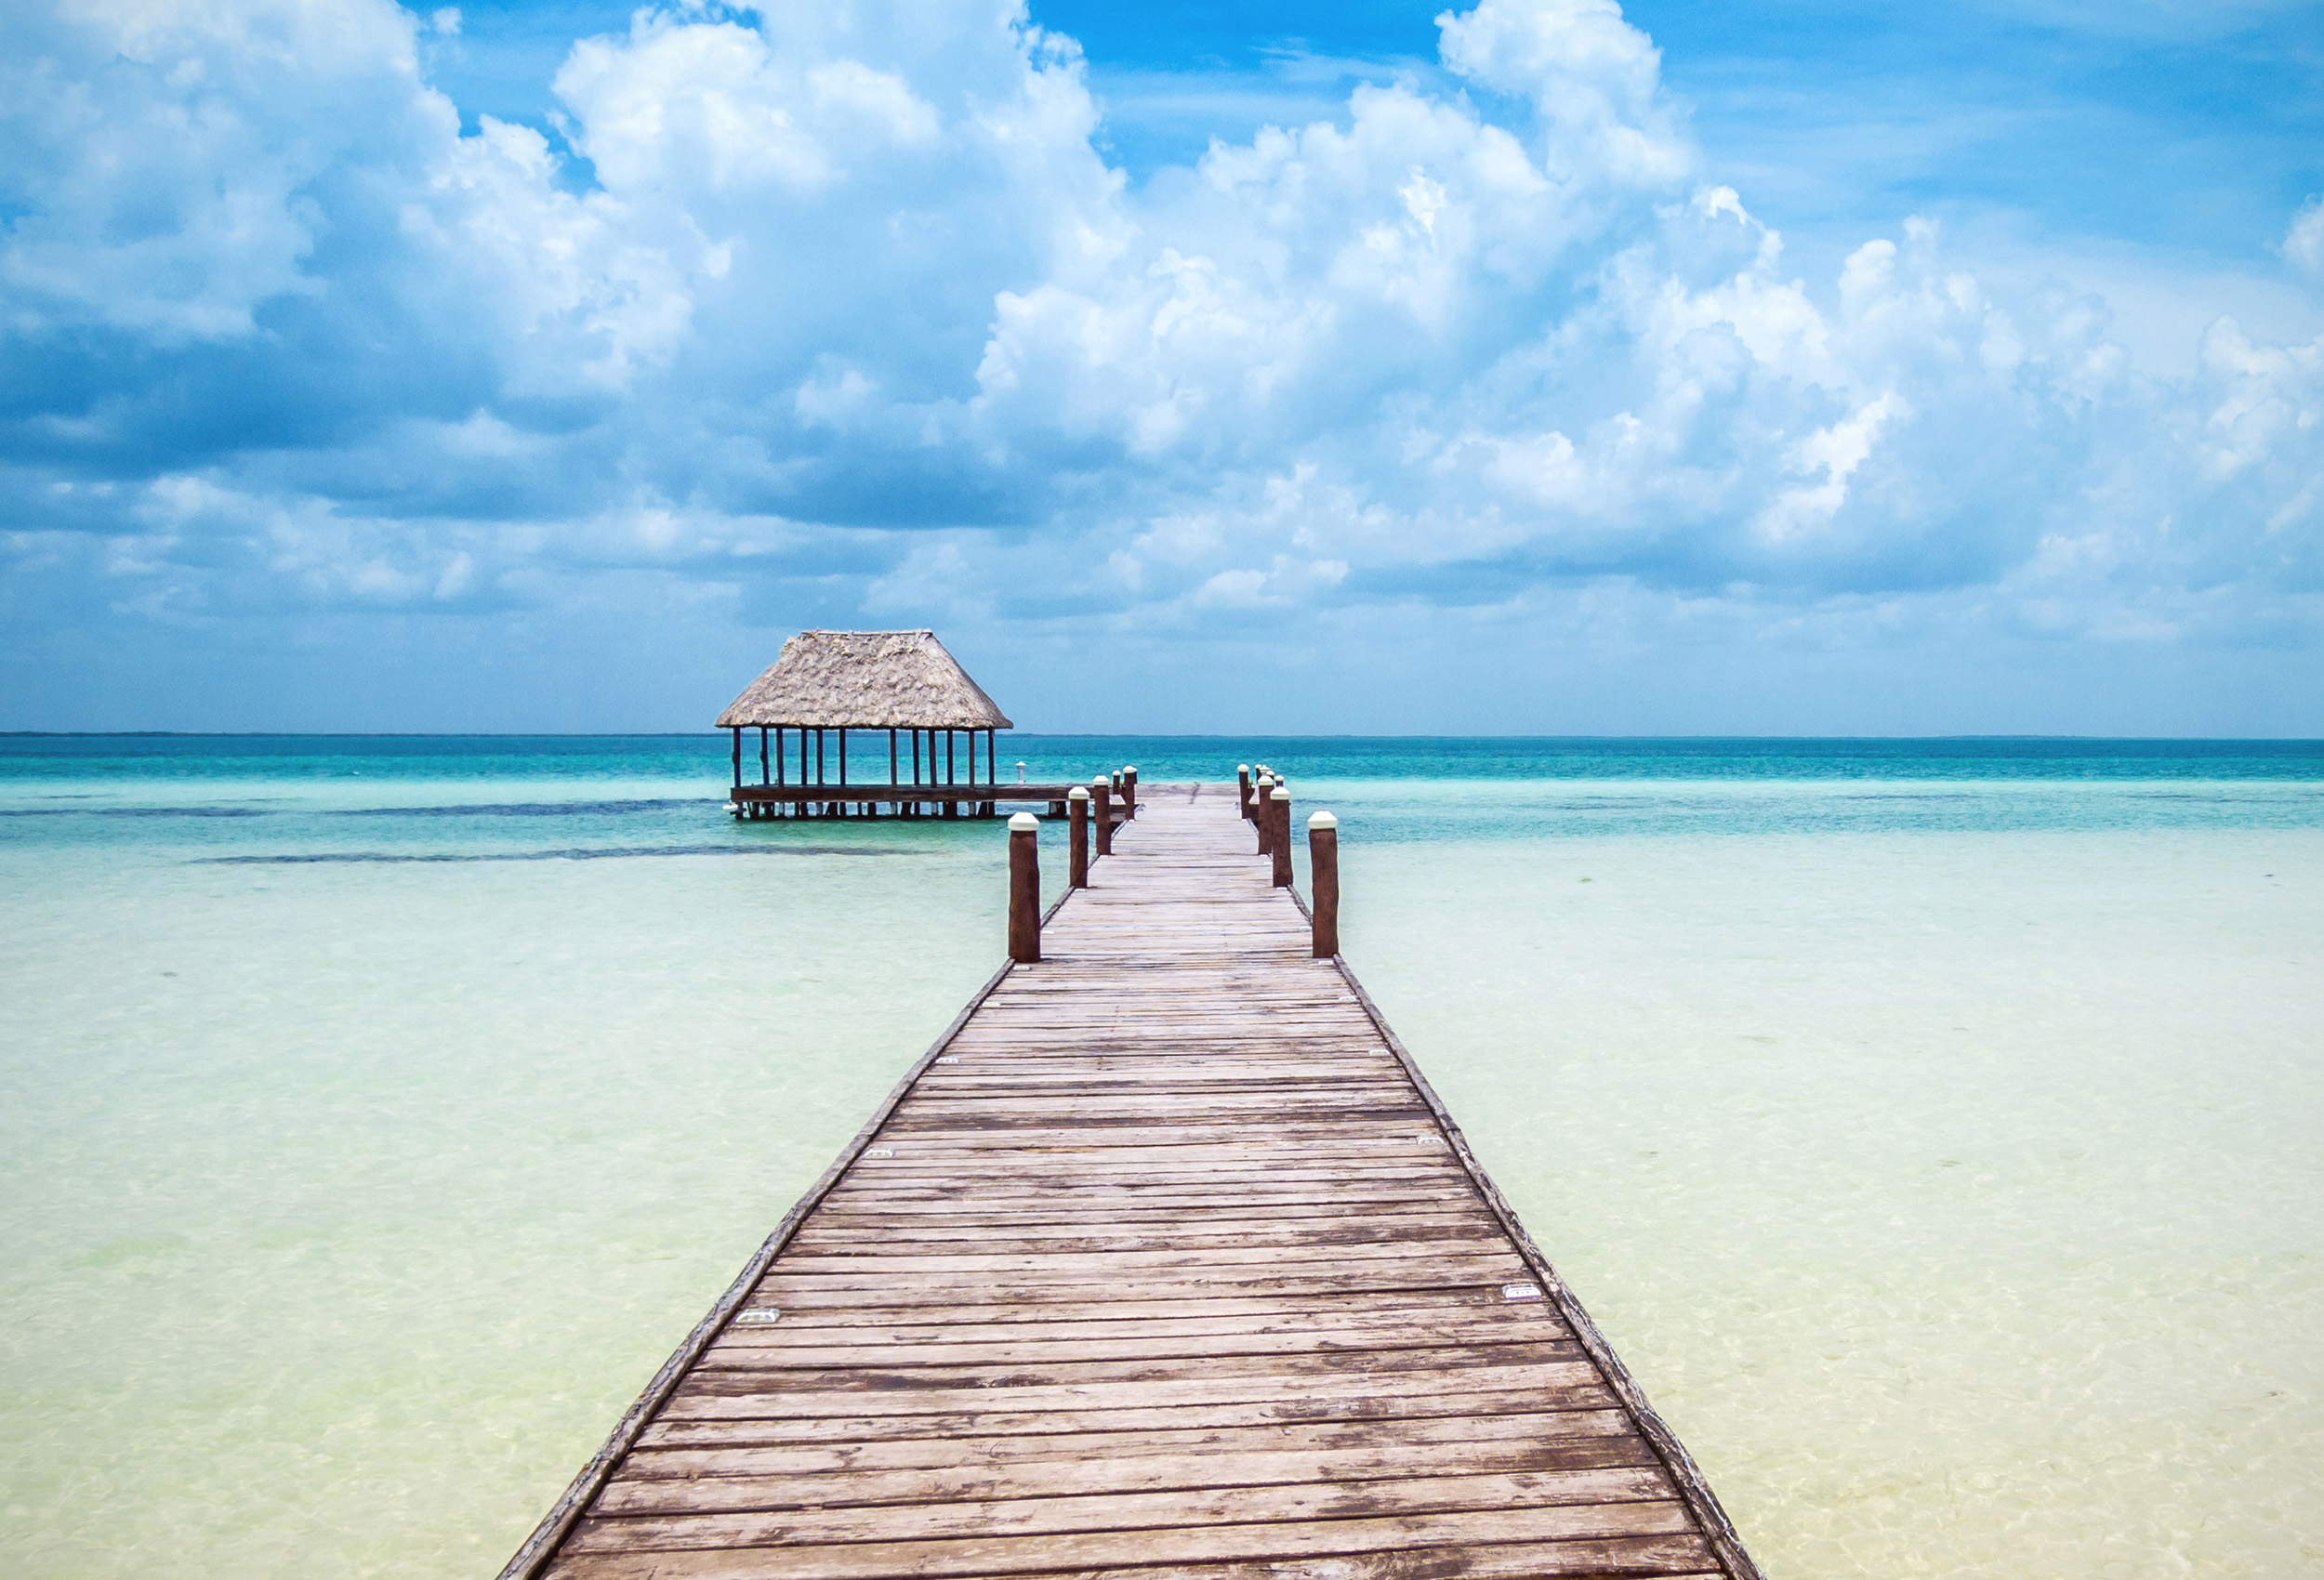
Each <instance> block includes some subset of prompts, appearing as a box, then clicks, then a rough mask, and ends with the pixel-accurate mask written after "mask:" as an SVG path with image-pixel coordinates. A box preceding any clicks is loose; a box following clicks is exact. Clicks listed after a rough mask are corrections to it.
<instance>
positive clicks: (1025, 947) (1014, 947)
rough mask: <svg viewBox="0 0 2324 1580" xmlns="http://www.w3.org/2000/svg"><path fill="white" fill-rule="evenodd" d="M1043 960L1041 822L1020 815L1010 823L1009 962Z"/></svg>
mask: <svg viewBox="0 0 2324 1580" xmlns="http://www.w3.org/2000/svg"><path fill="white" fill-rule="evenodd" d="M1040 957H1041V820H1040V819H1038V818H1037V817H1035V816H1034V815H1033V814H1032V813H1031V812H1019V813H1017V814H1016V815H1015V816H1014V817H1012V818H1010V820H1009V958H1010V959H1011V960H1014V961H1016V962H1017V963H1018V964H1020V965H1023V964H1025V963H1027V962H1029V961H1034V960H1038V959H1039V958H1040Z"/></svg>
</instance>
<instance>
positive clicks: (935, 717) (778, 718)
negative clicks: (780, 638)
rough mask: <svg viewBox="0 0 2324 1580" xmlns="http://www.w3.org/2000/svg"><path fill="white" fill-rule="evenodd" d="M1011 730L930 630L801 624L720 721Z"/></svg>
mask: <svg viewBox="0 0 2324 1580" xmlns="http://www.w3.org/2000/svg"><path fill="white" fill-rule="evenodd" d="M759 727H764V728H769V729H783V728H789V729H804V730H1013V729H1015V728H1016V726H1015V725H1013V724H1011V723H1010V721H1009V718H1008V716H1007V715H1005V714H1003V713H1002V712H1001V711H1000V709H999V707H998V706H997V705H996V704H994V702H993V699H992V698H990V697H988V696H986V695H985V694H984V688H983V687H982V686H979V685H978V684H977V683H976V682H975V681H974V680H971V679H970V678H969V672H968V671H967V670H965V669H963V668H961V667H960V661H959V660H958V659H956V658H954V657H953V656H952V654H951V653H949V652H945V651H944V643H942V642H940V641H938V640H937V639H936V633H935V632H933V631H801V632H800V633H799V635H798V636H796V637H793V638H792V639H790V640H789V641H787V642H785V643H784V644H783V652H782V655H781V656H780V657H778V658H777V659H776V660H775V661H774V665H773V666H772V668H770V669H769V670H768V671H767V672H766V673H765V674H764V675H761V676H759V678H758V679H756V680H753V681H752V682H751V683H750V684H749V685H748V686H746V687H745V688H744V690H743V694H742V695H741V696H739V697H736V698H735V699H734V701H733V703H732V704H730V705H729V706H728V708H727V710H726V711H725V712H724V713H722V714H720V715H719V722H718V728H719V729H720V730H734V729H752V728H759Z"/></svg>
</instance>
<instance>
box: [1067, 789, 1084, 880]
mask: <svg viewBox="0 0 2324 1580" xmlns="http://www.w3.org/2000/svg"><path fill="white" fill-rule="evenodd" d="M1065 809H1066V816H1067V818H1068V819H1069V820H1070V823H1071V829H1072V832H1071V836H1070V837H1069V838H1068V839H1067V841H1066V847H1065V881H1066V883H1067V884H1069V885H1070V886H1071V887H1073V888H1075V889H1087V888H1089V792H1088V791H1087V790H1084V789H1083V788H1082V787H1081V786H1080V785H1078V784H1076V785H1075V786H1074V787H1073V788H1072V789H1070V790H1068V791H1066V792H1065Z"/></svg>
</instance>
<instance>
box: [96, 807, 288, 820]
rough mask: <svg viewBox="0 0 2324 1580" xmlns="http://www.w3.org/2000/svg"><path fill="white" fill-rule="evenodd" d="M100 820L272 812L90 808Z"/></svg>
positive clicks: (255, 815) (269, 814) (246, 815)
mask: <svg viewBox="0 0 2324 1580" xmlns="http://www.w3.org/2000/svg"><path fill="white" fill-rule="evenodd" d="M89 811H90V812H91V813H92V814H93V815H95V816H97V817H100V818H263V817H272V816H273V815H274V814H273V813H272V812H263V811H260V810H258V809H257V808H256V807H91V808H90V809H89Z"/></svg>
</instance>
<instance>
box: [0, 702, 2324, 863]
mask: <svg viewBox="0 0 2324 1580" xmlns="http://www.w3.org/2000/svg"><path fill="white" fill-rule="evenodd" d="M853 743H854V744H853V747H852V753H851V757H852V774H851V777H852V778H853V779H855V780H856V781H857V782H859V783H862V782H865V781H867V780H868V781H869V782H873V783H878V782H884V780H885V778H886V766H887V764H886V742H885V739H884V732H880V731H857V732H855V733H854V735H853ZM826 745H827V750H826V759H825V760H826V765H827V766H828V767H829V768H831V769H832V770H836V765H837V760H838V753H837V748H836V741H834V742H829V743H827V744H826ZM906 760H907V761H908V758H907V759H906ZM1261 761H1263V762H1266V763H1268V764H1269V765H1271V766H1273V767H1274V768H1276V769H1278V770H1282V771H1283V772H1284V773H1286V774H1287V775H1288V776H1289V779H1290V783H1291V784H1292V786H1293V790H1294V798H1295V800H1296V801H1297V802H1298V803H1299V804H1300V806H1301V809H1302V810H1304V809H1306V808H1310V807H1314V806H1315V805H1317V804H1319V803H1320V802H1322V801H1326V800H1327V801H1329V802H1330V803H1331V804H1332V806H1333V810H1336V811H1338V812H1340V814H1341V816H1342V817H1343V818H1353V819H1354V820H1356V823H1355V826H1354V827H1352V828H1351V837H1353V836H1354V835H1355V833H1356V831H1357V830H1358V829H1360V830H1361V833H1362V836H1363V837H1365V838H1367V839H1370V840H1375V841H1379V842H1383V843H1386V842H1403V841H1409V840H1426V839H1446V838H1459V839H1471V838H1495V837H1507V838H1520V839H1530V838H1542V837H1549V838H1555V837H1558V836H1602V835H1607V834H1640V835H1654V834H1675V835H1720V834H1729V835H1746V836H1753V835H1766V834H1774V833H1785V832H1794V833H1842V832H1848V831H1851V830H1859V831H1865V832H1898V831H1913V830H1925V831H1931V832H1980V831H1982V832H2000V831H2006V830H2028V831H2030V830H2067V829H2074V828H2093V829H2095V828H2105V829H2131V828H2157V829H2164V828H2190V827H2204V828H2228V827H2249V828H2291V827H2313V826H2318V825H2324V742H2317V741H2100V740H2055V739H1948V740H1892V741H1882V740H1792V739H1778V740H1747V739H1706V740H1597V739H1503V738H1491V739H1455V738H1443V739H1430V738H1416V737H1393V738H1362V737H1329V738H1315V737H1305V738H1281V737H1278V738H1268V737H1229V736H1219V737H1198V736H1128V735H1108V736H1077V735H1010V736H1006V737H1004V738H1003V739H1002V740H1001V742H1000V758H999V767H1000V775H1001V778H1002V780H1003V781H1004V783H1007V782H1013V781H1014V780H1015V779H1016V778H1017V769H1018V765H1019V764H1020V763H1022V764H1023V768H1024V772H1025V777H1026V778H1027V779H1028V780H1029V781H1031V782H1034V783H1039V782H1043V781H1049V782H1056V781H1059V780H1067V779H1071V780H1080V779H1084V778H1087V777H1088V776H1089V774H1091V773H1092V772H1097V771H1103V770H1108V769H1112V768H1116V767H1120V766H1123V765H1125V764H1130V763H1134V764H1136V765H1137V767H1138V769H1139V771H1140V775H1141V778H1142V782H1143V783H1145V784H1146V785H1148V786H1154V785H1157V784H1163V783H1171V782H1176V781H1185V780H1192V779H1208V780H1220V779H1227V778H1231V777H1232V776H1233V773H1234V770H1235V766H1236V765H1237V764H1238V763H1240V762H1261ZM758 771H759V770H758V762H757V750H756V743H755V742H754V741H750V740H748V739H746V752H745V773H746V778H749V779H756V778H757V777H758ZM907 776H908V773H907ZM730 778H731V761H730V757H729V745H728V742H727V738H726V737H725V736H724V735H723V734H712V733H707V732H706V733H703V734H693V735H636V736H620V735H608V736H557V735H551V736H374V735H346V736H317V735H296V736H267V735H234V736H205V735H119V736H95V735H86V736H57V735H16V736H5V737H0V838H6V839H8V840H10V841H24V840H32V841H35V842H38V843H43V844H49V843H56V844H75V843H80V842H83V841H89V840H98V841H105V842H118V841H120V840H122V839H123V838H124V837H125V836H128V825H130V824H133V823H152V824H155V825H157V826H154V827H152V828H151V829H150V830H147V831H144V832H142V833H140V834H139V835H138V836H134V837H136V838H138V839H139V840H151V841H152V842H154V843H157V844H161V845H166V846H169V847H171V848H174V849H180V850H182V851H183V853H185V854H186V855H188V856H189V857H191V859H196V860H200V859H205V857H206V859H212V860H223V861H254V860H263V861H293V860H310V861H320V862H349V861H363V860H379V861H461V860H482V861H506V860H522V859H534V860H539V859H564V858H570V859H580V858H588V857H608V858H613V857H631V856H635V857H646V856H670V855H694V854H709V853H717V852H728V853H733V854H768V855H774V854H807V853H811V852H812V853H821V852H823V851H825V850H829V849H835V848H845V849H860V850H863V851H864V852H865V853H870V852H872V851H874V850H885V851H890V852H894V851H900V850H904V851H908V850H910V849H916V848H923V847H925V846H927V845H928V844H929V843H930V842H931V841H942V840H944V839H946V838H947V837H953V836H957V833H958V830H957V829H952V830H949V831H948V830H947V829H946V828H944V827H941V826H937V825H920V826H918V827H917V828H914V829H909V830H907V829H905V828H903V827H899V826H896V825H893V824H888V825H884V826H883V825H873V824H866V823H847V824H844V825H842V824H838V823H735V822H734V821H733V820H732V819H731V818H729V817H727V816H725V815H724V813H723V810H722V803H723V800H724V796H723V792H724V790H725V787H726V785H727V783H729V780H730ZM842 827H844V828H845V829H846V831H847V838H845V839H839V838H838V837H836V836H835V833H834V831H835V830H838V829H840V828H842Z"/></svg>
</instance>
